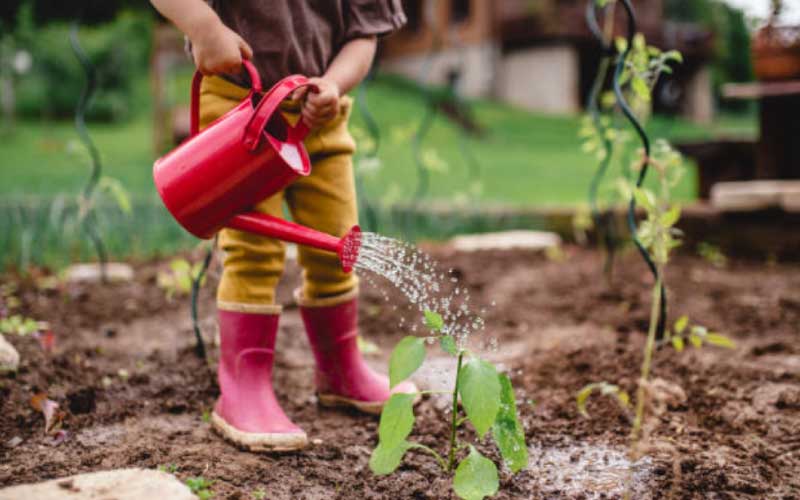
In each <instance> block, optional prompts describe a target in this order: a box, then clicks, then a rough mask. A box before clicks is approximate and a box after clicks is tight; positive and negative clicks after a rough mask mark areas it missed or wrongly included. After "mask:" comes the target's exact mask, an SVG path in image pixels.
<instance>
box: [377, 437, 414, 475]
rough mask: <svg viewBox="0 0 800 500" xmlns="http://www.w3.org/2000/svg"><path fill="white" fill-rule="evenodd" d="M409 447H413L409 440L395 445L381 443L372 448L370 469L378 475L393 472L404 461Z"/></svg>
mask: <svg viewBox="0 0 800 500" xmlns="http://www.w3.org/2000/svg"><path fill="white" fill-rule="evenodd" d="M409 448H411V443H409V442H408V441H404V442H402V443H400V444H399V445H396V446H394V447H388V446H386V445H384V444H383V443H379V444H378V446H377V447H375V449H374V450H372V456H371V457H369V468H370V470H371V471H372V473H373V474H375V475H377V476H385V475H386V474H391V473H392V472H394V471H395V469H397V468H398V467H399V466H400V462H402V461H403V455H405V454H406V452H407V451H408V450H409Z"/></svg>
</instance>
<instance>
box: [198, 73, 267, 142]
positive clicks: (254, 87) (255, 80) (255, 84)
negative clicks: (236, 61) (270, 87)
mask: <svg viewBox="0 0 800 500" xmlns="http://www.w3.org/2000/svg"><path fill="white" fill-rule="evenodd" d="M242 65H243V66H244V68H245V69H246V70H247V73H248V74H249V75H250V84H251V90H250V95H252V94H254V93H257V92H261V77H260V76H259V75H258V70H257V69H256V67H255V66H253V63H251V62H250V61H248V60H247V59H245V60H243V61H242ZM202 81H203V74H202V73H200V72H199V71H195V73H194V78H193V79H192V104H191V121H190V122H189V123H190V125H189V136H190V137H194V136H195V135H197V133H198V132H199V130H200V83H201V82H202Z"/></svg>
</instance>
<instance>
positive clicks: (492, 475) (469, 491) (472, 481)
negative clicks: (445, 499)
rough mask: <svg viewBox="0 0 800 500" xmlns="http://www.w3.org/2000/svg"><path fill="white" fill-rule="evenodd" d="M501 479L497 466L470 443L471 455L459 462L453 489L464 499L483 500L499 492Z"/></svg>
mask: <svg viewBox="0 0 800 500" xmlns="http://www.w3.org/2000/svg"><path fill="white" fill-rule="evenodd" d="M499 488H500V481H499V479H498V477H497V467H496V466H495V465H494V463H493V462H492V461H491V460H489V459H488V458H486V457H484V456H483V455H481V454H480V452H478V450H476V449H475V447H474V446H472V445H470V447H469V455H467V458H465V459H464V460H462V461H461V463H460V464H458V468H457V469H456V474H455V477H453V489H454V490H455V492H456V494H457V495H458V496H459V497H461V498H463V499H464V500H483V499H484V498H486V497H489V496H492V495H494V494H495V493H497V490H498V489H499Z"/></svg>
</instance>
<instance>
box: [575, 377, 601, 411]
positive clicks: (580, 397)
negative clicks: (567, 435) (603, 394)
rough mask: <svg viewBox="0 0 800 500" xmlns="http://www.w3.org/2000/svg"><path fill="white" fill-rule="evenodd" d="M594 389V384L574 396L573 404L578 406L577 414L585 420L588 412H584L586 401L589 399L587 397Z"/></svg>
mask: <svg viewBox="0 0 800 500" xmlns="http://www.w3.org/2000/svg"><path fill="white" fill-rule="evenodd" d="M595 387H597V385H596V384H589V385H587V386H586V387H584V388H583V389H581V390H580V391H578V394H577V395H575V403H576V404H577V405H578V412H579V413H580V414H581V415H582V416H584V417H586V418H589V412H588V411H586V401H587V400H588V399H589V396H591V395H592V392H593V391H594V389H595Z"/></svg>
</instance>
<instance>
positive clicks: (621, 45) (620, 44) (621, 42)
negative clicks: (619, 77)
mask: <svg viewBox="0 0 800 500" xmlns="http://www.w3.org/2000/svg"><path fill="white" fill-rule="evenodd" d="M614 45H616V47H617V52H619V53H620V54H622V53H623V52H625V51H626V50H628V40H627V39H625V37H621V36H618V37H617V38H615V39H614Z"/></svg>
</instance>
